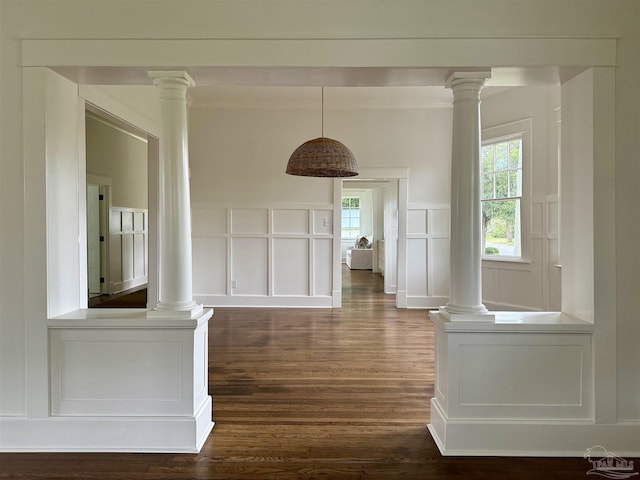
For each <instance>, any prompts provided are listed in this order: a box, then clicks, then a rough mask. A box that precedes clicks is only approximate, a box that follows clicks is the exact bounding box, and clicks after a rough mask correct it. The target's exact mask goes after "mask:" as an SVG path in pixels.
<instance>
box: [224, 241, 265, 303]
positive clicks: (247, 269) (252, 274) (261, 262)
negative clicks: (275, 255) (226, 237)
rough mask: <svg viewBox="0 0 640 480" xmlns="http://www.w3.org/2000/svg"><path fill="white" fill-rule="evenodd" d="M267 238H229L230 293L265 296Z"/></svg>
mask: <svg viewBox="0 0 640 480" xmlns="http://www.w3.org/2000/svg"><path fill="white" fill-rule="evenodd" d="M268 252H269V247H268V240H267V239H266V238H242V237H237V238H232V239H231V284H232V295H259V296H265V295H267V294H268V293H269V291H268V280H267V279H268V267H269V259H268Z"/></svg>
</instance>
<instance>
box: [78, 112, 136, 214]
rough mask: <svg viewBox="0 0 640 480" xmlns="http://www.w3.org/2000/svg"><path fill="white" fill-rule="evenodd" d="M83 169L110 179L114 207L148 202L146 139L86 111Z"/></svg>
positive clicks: (128, 206) (130, 206)
mask: <svg viewBox="0 0 640 480" xmlns="http://www.w3.org/2000/svg"><path fill="white" fill-rule="evenodd" d="M86 132H87V173H88V174H96V175H101V176H104V177H108V178H110V179H111V185H112V189H111V192H110V193H111V204H112V205H113V206H114V207H125V208H142V209H146V208H147V206H148V189H147V184H148V180H147V177H148V175H147V141H146V139H143V138H139V137H137V136H134V135H133V134H130V133H127V132H125V131H124V130H123V129H119V128H116V127H115V126H113V125H111V124H109V123H108V121H107V120H102V119H99V118H98V117H96V116H95V115H87V118H86Z"/></svg>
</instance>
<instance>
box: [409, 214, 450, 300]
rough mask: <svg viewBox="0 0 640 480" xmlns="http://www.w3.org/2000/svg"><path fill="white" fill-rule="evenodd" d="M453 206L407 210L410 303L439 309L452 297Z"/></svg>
mask: <svg viewBox="0 0 640 480" xmlns="http://www.w3.org/2000/svg"><path fill="white" fill-rule="evenodd" d="M449 217H450V211H449V206H448V205H446V206H443V205H421V204H410V205H409V208H408V210H407V307H408V308H430V309H435V308H438V307H440V306H441V305H444V304H445V303H446V302H447V301H448V297H449V222H450V220H449Z"/></svg>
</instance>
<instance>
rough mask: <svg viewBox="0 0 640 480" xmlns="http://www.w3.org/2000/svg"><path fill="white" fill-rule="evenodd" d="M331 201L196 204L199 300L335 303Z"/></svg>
mask: <svg viewBox="0 0 640 480" xmlns="http://www.w3.org/2000/svg"><path fill="white" fill-rule="evenodd" d="M332 219H333V209H332V206H331V205H318V206H309V205H286V206H280V205H278V206H275V207H268V208H265V207H253V206H250V205H242V206H238V207H236V206H233V205H219V204H209V203H194V204H193V205H192V223H193V224H192V237H193V278H194V298H195V299H196V301H198V302H200V303H203V304H204V305H206V306H214V307H215V306H275V307H300V306H303V307H330V306H331V302H332V296H331V293H332V291H333V226H332Z"/></svg>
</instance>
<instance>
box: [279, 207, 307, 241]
mask: <svg viewBox="0 0 640 480" xmlns="http://www.w3.org/2000/svg"><path fill="white" fill-rule="evenodd" d="M273 233H275V234H279V233H280V234H287V233H288V234H294V235H295V234H302V235H306V234H307V233H309V210H274V211H273Z"/></svg>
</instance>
